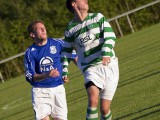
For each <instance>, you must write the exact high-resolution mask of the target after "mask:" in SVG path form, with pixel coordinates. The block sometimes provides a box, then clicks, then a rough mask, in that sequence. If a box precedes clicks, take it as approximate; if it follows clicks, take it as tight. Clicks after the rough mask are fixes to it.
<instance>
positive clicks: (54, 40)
mask: <svg viewBox="0 0 160 120" xmlns="http://www.w3.org/2000/svg"><path fill="white" fill-rule="evenodd" d="M48 39H49V40H50V41H51V42H55V43H56V44H61V45H63V44H64V41H63V38H48Z"/></svg>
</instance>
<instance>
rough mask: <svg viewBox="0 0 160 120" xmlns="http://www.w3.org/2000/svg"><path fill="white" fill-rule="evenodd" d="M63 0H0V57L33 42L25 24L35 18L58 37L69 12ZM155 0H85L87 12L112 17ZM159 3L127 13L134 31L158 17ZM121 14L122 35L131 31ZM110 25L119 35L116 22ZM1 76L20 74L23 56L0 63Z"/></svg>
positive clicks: (67, 20)
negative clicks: (88, 7)
mask: <svg viewBox="0 0 160 120" xmlns="http://www.w3.org/2000/svg"><path fill="white" fill-rule="evenodd" d="M65 1H66V0H0V8H1V9H0V28H1V32H0V37H1V40H0V56H1V57H0V60H3V59H5V58H8V57H11V56H13V55H16V54H18V53H21V52H24V51H25V50H26V49H27V48H28V47H29V46H30V45H31V44H32V43H33V41H32V40H31V39H30V38H29V36H28V34H27V31H26V30H27V26H28V24H29V23H30V22H31V21H32V20H35V19H41V20H43V21H44V22H45V25H46V27H47V32H48V36H49V37H55V38H61V37H63V34H64V30H65V27H66V25H67V24H68V22H69V21H70V20H71V19H72V18H73V15H72V14H71V13H69V12H68V10H67V9H66V7H65ZM153 1H155V0H92V1H91V0H89V5H90V10H89V12H101V13H102V14H104V15H105V16H106V18H108V19H109V18H112V17H114V16H117V15H119V14H122V13H124V12H127V11H130V10H133V9H135V8H137V7H140V6H142V5H145V4H148V3H150V2H153ZM159 6H160V4H159V3H158V4H155V5H152V6H150V7H148V8H145V9H143V10H140V11H138V12H136V13H133V14H132V15H130V18H131V22H132V24H133V26H134V29H135V30H136V31H138V30H140V29H142V28H144V27H147V26H150V25H152V24H156V23H158V22H159V20H160V14H159V11H160V7H159ZM126 22H127V19H126V18H125V17H123V18H120V19H119V24H120V26H121V28H122V30H123V33H124V35H127V34H130V33H131V30H130V28H129V26H128V25H126ZM111 25H112V27H113V29H114V31H115V33H116V35H117V36H118V37H119V36H120V33H119V31H118V29H117V26H116V23H115V22H113V21H112V22H111ZM0 72H1V73H2V75H3V77H4V79H8V78H11V77H16V76H17V75H21V74H24V65H23V56H22V57H19V58H16V59H13V60H11V61H9V62H6V63H3V64H0Z"/></svg>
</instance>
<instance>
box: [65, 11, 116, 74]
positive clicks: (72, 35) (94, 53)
mask: <svg viewBox="0 0 160 120" xmlns="http://www.w3.org/2000/svg"><path fill="white" fill-rule="evenodd" d="M115 40H116V36H115V33H114V32H113V30H112V28H111V26H110V24H109V22H107V20H106V18H105V17H104V16H103V15H102V14H101V13H89V14H88V16H87V17H86V18H85V19H84V20H83V21H82V22H75V21H71V22H70V23H69V25H68V26H67V28H66V30H65V49H64V52H63V53H62V57H63V67H64V68H66V67H67V66H68V61H67V58H70V56H71V53H72V49H73V48H76V52H77V55H78V66H79V68H80V69H81V70H82V71H83V72H84V71H85V70H86V69H87V68H88V67H90V66H94V65H96V64H101V63H102V56H110V57H115V53H114V50H113V47H114V45H115ZM64 72H67V69H64Z"/></svg>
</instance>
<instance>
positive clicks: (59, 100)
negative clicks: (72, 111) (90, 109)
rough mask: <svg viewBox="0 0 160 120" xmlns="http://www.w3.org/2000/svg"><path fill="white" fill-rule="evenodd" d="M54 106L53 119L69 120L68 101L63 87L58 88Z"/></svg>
mask: <svg viewBox="0 0 160 120" xmlns="http://www.w3.org/2000/svg"><path fill="white" fill-rule="evenodd" d="M54 105H55V106H54V110H53V111H52V117H54V118H55V119H62V120H67V113H68V110H67V101H66V93H65V88H64V86H63V85H60V86H58V87H57V89H56V93H55V102H54Z"/></svg>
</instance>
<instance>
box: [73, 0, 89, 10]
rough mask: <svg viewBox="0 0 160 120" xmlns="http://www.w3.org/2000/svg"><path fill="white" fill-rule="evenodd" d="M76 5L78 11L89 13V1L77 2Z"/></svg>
mask: <svg viewBox="0 0 160 120" xmlns="http://www.w3.org/2000/svg"><path fill="white" fill-rule="evenodd" d="M75 4H76V6H77V7H78V9H79V10H80V11H81V10H84V11H88V9H89V6H88V0H75Z"/></svg>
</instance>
